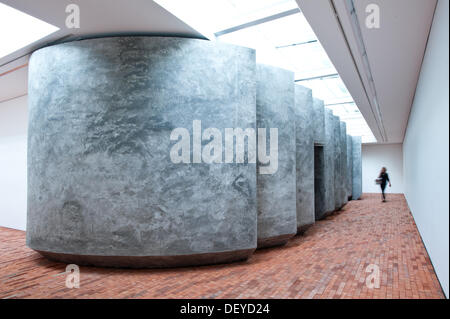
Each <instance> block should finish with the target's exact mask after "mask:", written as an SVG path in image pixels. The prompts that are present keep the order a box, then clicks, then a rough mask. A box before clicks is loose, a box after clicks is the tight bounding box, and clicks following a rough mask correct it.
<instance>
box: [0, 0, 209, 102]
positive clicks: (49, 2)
mask: <svg viewBox="0 0 450 319" xmlns="http://www.w3.org/2000/svg"><path fill="white" fill-rule="evenodd" d="M0 2H2V3H4V4H6V5H8V6H10V7H13V8H15V9H18V10H20V11H22V12H25V13H27V14H29V15H31V16H34V17H36V18H38V19H40V20H43V21H45V22H48V23H50V24H53V25H55V26H57V27H59V28H60V30H59V31H57V32H55V33H53V34H51V35H49V36H47V37H45V38H43V39H41V40H39V41H37V42H35V43H32V44H30V45H28V46H26V47H24V48H22V49H21V50H18V51H16V52H14V53H12V54H10V55H7V56H5V57H3V58H0V102H1V101H5V100H7V99H11V98H14V97H17V96H20V95H23V94H26V92H27V72H28V70H27V67H26V64H27V63H28V55H29V54H30V53H31V52H32V51H33V50H35V49H37V48H39V47H41V46H43V45H45V44H47V43H50V42H53V41H55V40H58V39H61V38H66V37H78V36H87V35H93V34H96V35H99V34H126V33H150V34H158V35H162V34H164V35H179V36H189V37H197V38H204V37H203V36H202V35H201V34H200V33H198V32H197V31H195V30H194V29H192V28H191V27H190V26H188V25H187V24H185V23H184V22H182V21H181V20H179V19H178V18H176V17H175V16H174V15H172V14H171V13H169V12H167V11H166V10H165V9H163V8H162V7H160V6H159V5H158V4H156V3H155V2H153V1H150V0H126V1H125V0H95V1H92V0H33V1H30V0H0ZM71 3H74V4H77V5H79V7H80V20H81V22H80V24H81V25H80V26H81V27H80V29H68V28H67V27H66V25H65V21H66V17H67V15H68V14H67V13H66V12H65V9H66V6H67V5H68V4H71ZM11 32H14V30H11ZM20 66H25V67H22V68H19V69H17V70H15V68H17V67H20ZM14 70H15V71H14ZM11 71H12V72H11Z"/></svg>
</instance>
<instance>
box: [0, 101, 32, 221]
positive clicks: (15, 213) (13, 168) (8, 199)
mask: <svg viewBox="0 0 450 319" xmlns="http://www.w3.org/2000/svg"><path fill="white" fill-rule="evenodd" d="M27 124H28V108H27V96H22V97H19V98H15V99H12V100H9V101H6V102H2V103H0V226H4V227H9V228H15V229H21V230H25V227H26V215H27Z"/></svg>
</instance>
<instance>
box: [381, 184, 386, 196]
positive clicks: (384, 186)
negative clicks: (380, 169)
mask: <svg viewBox="0 0 450 319" xmlns="http://www.w3.org/2000/svg"><path fill="white" fill-rule="evenodd" d="M380 186H381V196H382V197H383V199H386V194H385V193H384V190H385V189H386V183H382V184H381V185H380Z"/></svg>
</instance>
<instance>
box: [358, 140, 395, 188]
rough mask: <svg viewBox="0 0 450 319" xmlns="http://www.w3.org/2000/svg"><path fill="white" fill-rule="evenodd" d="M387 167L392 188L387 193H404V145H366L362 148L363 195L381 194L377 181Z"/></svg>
mask: <svg viewBox="0 0 450 319" xmlns="http://www.w3.org/2000/svg"><path fill="white" fill-rule="evenodd" d="M383 166H385V167H386V168H387V172H388V174H389V179H390V180H391V183H392V187H389V186H387V187H386V193H403V191H404V190H403V151H402V144H364V145H363V146H362V176H363V184H362V187H363V193H381V190H380V185H376V184H375V179H376V178H377V177H378V174H379V173H380V170H381V167H383Z"/></svg>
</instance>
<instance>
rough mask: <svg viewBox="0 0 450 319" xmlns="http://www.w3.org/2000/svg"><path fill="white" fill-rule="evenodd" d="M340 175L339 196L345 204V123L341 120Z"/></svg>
mask: <svg viewBox="0 0 450 319" xmlns="http://www.w3.org/2000/svg"><path fill="white" fill-rule="evenodd" d="M341 177H342V187H341V196H342V203H343V204H344V205H345V204H347V202H348V195H347V124H345V122H342V121H341Z"/></svg>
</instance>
